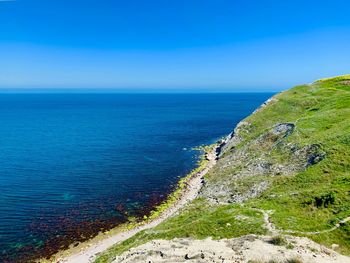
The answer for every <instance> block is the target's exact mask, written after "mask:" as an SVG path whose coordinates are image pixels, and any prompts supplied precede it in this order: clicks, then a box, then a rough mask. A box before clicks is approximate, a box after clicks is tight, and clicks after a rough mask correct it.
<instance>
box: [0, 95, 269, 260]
mask: <svg viewBox="0 0 350 263" xmlns="http://www.w3.org/2000/svg"><path fill="white" fill-rule="evenodd" d="M270 96H271V94H267V93H259V94H251V93H250V94H1V95H0V121H1V128H0V187H1V191H0V262H23V261H25V262H26V261H29V260H30V259H31V258H33V257H36V256H38V255H50V254H52V253H54V252H55V251H56V250H57V249H60V248H64V247H66V246H67V245H68V244H70V243H72V242H74V241H75V240H83V239H86V238H88V237H90V236H93V235H95V234H96V233H97V232H98V231H99V230H101V229H108V228H110V227H113V226H115V225H117V224H118V223H120V222H123V221H125V220H126V217H127V216H133V215H134V216H140V215H142V214H144V213H146V212H147V211H148V210H149V209H150V208H151V207H152V206H154V205H155V204H157V203H159V202H160V201H161V200H163V198H164V197H165V196H166V194H167V193H169V192H170V191H171V190H172V189H173V187H174V186H175V185H176V182H177V180H178V178H179V177H181V176H184V175H186V173H188V172H189V171H190V170H191V169H193V167H194V166H195V164H196V160H197V157H198V152H196V151H194V150H191V148H192V147H195V146H198V145H202V144H208V143H212V142H214V141H215V140H217V139H218V138H220V137H221V136H224V135H226V134H228V133H229V132H231V130H232V129H233V128H234V126H235V125H236V124H237V122H238V121H240V120H241V119H242V118H244V117H245V116H247V115H249V114H250V113H251V112H252V111H253V110H254V109H255V108H256V107H257V106H259V105H260V104H261V103H262V102H263V101H264V100H266V99H267V98H268V97H270Z"/></svg>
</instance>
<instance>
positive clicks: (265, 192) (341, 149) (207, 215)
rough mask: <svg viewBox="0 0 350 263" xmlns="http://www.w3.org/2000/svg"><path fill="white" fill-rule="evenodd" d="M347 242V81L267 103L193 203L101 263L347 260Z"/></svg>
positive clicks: (239, 131)
mask: <svg viewBox="0 0 350 263" xmlns="http://www.w3.org/2000/svg"><path fill="white" fill-rule="evenodd" d="M349 237H350V75H347V76H341V77H336V78H330V79H323V80H319V81H316V82H314V83H312V84H308V85H301V86H297V87H295V88H292V89H290V90H288V91H285V92H282V93H280V94H277V95H275V96H274V97H273V98H271V99H270V100H268V101H267V102H266V103H264V104H263V105H262V106H261V107H260V108H259V109H257V110H256V111H255V112H254V113H253V114H252V115H251V116H249V117H247V118H246V119H244V120H242V121H241V122H240V123H239V124H238V125H237V126H236V128H235V129H234V131H233V132H232V133H231V134H230V135H229V136H228V137H227V138H225V139H224V140H223V142H222V146H221V149H220V151H219V153H218V161H217V163H216V165H215V166H214V167H213V168H212V169H211V170H210V172H209V173H208V174H206V175H205V177H204V178H203V186H202V188H201V190H200V192H199V194H198V197H197V198H196V199H195V200H194V201H192V202H190V203H189V204H188V205H187V206H186V207H184V208H183V209H182V210H181V211H180V212H179V213H178V214H177V215H175V216H173V217H171V218H169V219H168V220H166V221H165V222H163V223H162V224H160V225H158V226H157V227H155V228H152V229H149V230H145V231H142V232H140V233H138V234H137V235H135V236H134V237H132V238H131V239H128V240H126V241H124V242H123V243H121V244H118V245H116V246H114V247H112V248H111V249H109V250H108V251H107V252H106V253H104V254H103V255H102V256H101V257H99V258H98V259H97V262H350V258H349V257H347V256H346V255H349V254H350V238H349ZM340 254H343V255H340Z"/></svg>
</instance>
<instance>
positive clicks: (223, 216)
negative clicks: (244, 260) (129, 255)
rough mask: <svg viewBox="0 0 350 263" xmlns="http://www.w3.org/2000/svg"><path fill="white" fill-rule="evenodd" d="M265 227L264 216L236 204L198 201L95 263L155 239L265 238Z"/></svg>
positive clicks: (108, 260) (127, 241)
mask: <svg viewBox="0 0 350 263" xmlns="http://www.w3.org/2000/svg"><path fill="white" fill-rule="evenodd" d="M262 225H263V216H262V214H261V213H260V212H257V211H253V210H251V209H247V208H244V207H241V206H239V205H234V204H232V205H222V206H209V205H207V202H206V201H205V200H203V199H197V200H195V201H194V202H193V203H192V204H191V205H189V206H188V207H187V208H186V209H185V210H183V211H182V213H180V214H179V215H178V216H176V217H173V218H170V219H168V220H167V221H166V222H164V223H162V224H160V225H159V226H157V227H155V228H153V229H150V230H146V231H142V232H140V233H138V234H136V235H135V236H134V237H132V238H130V239H128V240H126V241H124V242H123V243H121V244H120V245H118V246H114V247H112V248H111V249H109V250H107V251H106V252H105V253H104V254H103V255H102V256H100V257H99V258H98V259H97V260H96V262H98V263H100V262H111V261H112V260H113V259H114V258H115V255H118V254H120V253H122V252H123V251H126V250H128V249H129V248H131V247H135V246H138V245H141V244H144V243H146V242H148V241H150V240H154V239H172V238H181V237H190V238H195V239H204V238H207V237H212V238H213V239H221V238H233V237H239V236H242V235H246V234H250V233H253V234H265V232H266V231H265V229H264V228H263V227H262Z"/></svg>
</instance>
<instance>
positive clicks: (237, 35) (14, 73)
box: [0, 0, 350, 91]
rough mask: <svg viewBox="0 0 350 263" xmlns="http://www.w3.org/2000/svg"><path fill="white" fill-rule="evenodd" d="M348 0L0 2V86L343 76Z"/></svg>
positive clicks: (286, 82)
mask: <svg viewBox="0 0 350 263" xmlns="http://www.w3.org/2000/svg"><path fill="white" fill-rule="evenodd" d="M349 10H350V1H348V0H343V1H341V0H332V1H326V0H318V1H316V0H308V1H306V0H293V1H288V0H286V1H281V0H274V1H273V0H264V1H261V0H259V1H258V0H255V1H254V0H250V1H249V0H247V1H236V0H227V1H224V0H147V1H146V0H142V1H141V0H139V1H137V0H127V1H126V0H125V1H117V0H115V1H112V0H85V1H80V0H74V1H72V0H51V1H45V0H17V1H6V0H5V1H4V0H0V87H3V88H16V87H21V88H36V87H38V88H125V89H128V88H130V89H131V88H141V89H143V88H160V89H164V90H166V89H173V88H180V89H199V90H200V89H206V88H209V89H216V90H218V91H219V90H236V91H242V90H250V91H256V90H258V91H265V90H273V91H275V90H281V89H285V88H288V87H290V86H291V85H294V84H298V83H305V82H311V81H313V80H314V79H317V78H321V77H326V76H332V75H339V74H346V73H350V16H349Z"/></svg>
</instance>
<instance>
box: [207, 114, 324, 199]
mask: <svg viewBox="0 0 350 263" xmlns="http://www.w3.org/2000/svg"><path fill="white" fill-rule="evenodd" d="M296 129H297V127H296V125H295V124H294V123H291V122H288V123H277V124H276V125H275V126H273V127H271V128H270V129H269V130H267V131H266V132H264V133H263V134H260V135H258V136H257V137H256V138H255V139H249V140H247V141H245V138H246V137H249V136H248V135H249V133H250V132H251V131H252V127H251V124H250V123H249V122H247V121H242V122H240V123H239V124H238V125H237V127H236V128H235V129H234V132H233V133H231V134H230V135H229V136H228V137H227V138H226V139H225V140H224V142H223V144H224V146H223V147H222V150H221V153H220V155H219V160H218V163H217V165H216V166H215V169H214V172H213V173H212V174H211V177H209V178H208V180H206V182H205V186H204V187H203V189H202V190H201V193H200V195H201V196H202V197H205V198H207V199H208V200H209V201H210V202H212V203H237V202H238V203H241V202H244V201H246V200H247V199H249V198H253V197H257V196H259V194H261V193H262V192H263V191H265V190H266V189H267V188H268V186H269V184H270V179H269V178H270V177H273V176H290V175H294V174H296V173H298V172H301V171H303V170H305V169H307V168H308V167H309V166H311V165H315V164H317V163H318V162H320V161H322V160H323V159H324V158H325V157H326V153H325V152H323V151H322V146H321V145H320V144H310V145H306V146H300V145H297V144H295V143H291V142H290V141H289V140H288V138H289V136H291V135H293V134H294V132H295V131H296ZM276 156H282V157H283V158H277V157H276Z"/></svg>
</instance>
